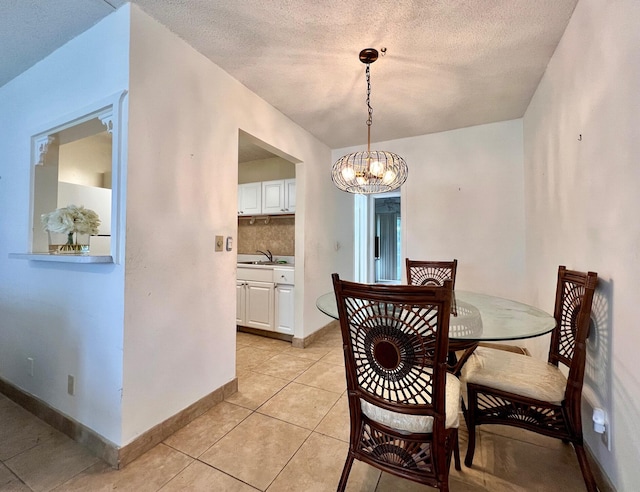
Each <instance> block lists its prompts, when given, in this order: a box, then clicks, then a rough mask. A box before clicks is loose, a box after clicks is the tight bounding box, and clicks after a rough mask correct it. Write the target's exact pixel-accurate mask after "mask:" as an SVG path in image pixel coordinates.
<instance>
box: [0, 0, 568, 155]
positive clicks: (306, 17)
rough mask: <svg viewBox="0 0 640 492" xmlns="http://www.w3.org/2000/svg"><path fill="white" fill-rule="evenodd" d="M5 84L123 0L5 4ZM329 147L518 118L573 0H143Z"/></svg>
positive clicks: (0, 26)
mask: <svg viewBox="0 0 640 492" xmlns="http://www.w3.org/2000/svg"><path fill="white" fill-rule="evenodd" d="M1 1H2V15H1V16H0V47H1V48H0V85H3V84H5V83H6V82H8V81H9V80H11V79H12V78H14V77H15V76H17V75H18V74H19V73H21V72H22V71H24V70H25V69H27V68H29V67H30V66H31V65H33V64H34V63H36V62H37V61H39V60H41V59H42V58H44V57H46V56H47V55H48V54H49V53H51V52H52V51H54V50H55V49H56V48H58V47H59V46H61V45H62V44H64V43H65V42H66V41H68V40H69V39H72V38H73V37H75V36H77V35H78V34H80V33H81V32H83V31H84V30H86V29H88V28H89V27H91V26H92V25H93V24H95V23H96V22H97V21H98V20H100V19H101V18H102V17H104V16H106V15H108V14H110V13H111V12H113V11H114V9H115V8H117V7H120V6H121V5H123V4H124V3H125V2H124V1H123V0H109V1H106V0H48V1H41V0H1ZM134 3H136V4H138V5H139V6H140V7H141V8H142V9H143V10H144V11H145V12H147V13H148V14H149V15H151V16H152V17H154V18H156V19H157V20H158V21H159V22H161V23H162V24H164V25H165V26H167V27H168V28H169V29H170V30H172V31H173V32H175V33H176V34H177V35H179V36H180V37H182V38H183V39H185V40H186V41H187V42H188V43H189V44H191V45H192V46H193V47H194V48H195V49H197V50H198V51H200V52H201V53H203V54H204V55H205V56H207V57H208V58H210V59H211V60H212V61H213V62H215V63H216V64H217V65H219V66H220V67H222V68H223V69H224V70H226V71H227V72H228V73H230V74H231V75H232V76H233V77H235V78H236V79H238V80H240V81H241V82H242V83H243V84H244V85H246V86H247V87H248V88H249V89H251V90H252V91H254V92H255V93H257V94H258V95H260V96H261V97H262V98H264V99H265V100H266V101H268V102H269V103H270V104H272V105H273V106H275V107H276V108H278V109H279V110H280V111H282V112H283V113H284V114H286V115H287V116H289V117H290V118H291V119H292V120H293V121H295V122H297V123H298V124H300V125H301V126H302V127H304V128H306V129H307V130H308V131H309V132H311V133H313V134H314V135H316V136H317V137H318V138H319V139H320V140H322V141H324V142H325V143H326V144H327V145H329V146H330V147H332V148H338V147H345V146H350V145H359V144H362V143H364V142H366V125H365V121H366V117H367V114H366V105H365V97H366V85H365V78H364V68H365V66H364V65H363V64H362V63H360V61H359V60H358V53H359V52H360V50H361V49H362V48H367V47H373V48H377V49H380V48H382V47H386V48H387V54H386V56H384V57H381V58H380V59H379V60H378V61H377V62H375V63H374V64H373V65H371V82H372V95H371V104H372V106H373V110H374V113H373V126H372V140H374V141H376V140H377V141H380V140H389V139H395V138H401V137H409V136H414V135H421V134H426V133H433V132H438V131H444V130H451V129H455V128H463V127H467V126H472V125H477V124H483V123H490V122H495V121H502V120H508V119H513V118H519V117H521V116H522V115H523V114H524V111H525V109H526V107H527V105H528V103H529V100H530V99H531V96H532V95H533V92H534V91H535V88H536V86H537V85H538V82H539V80H540V78H541V77H542V74H543V73H544V70H545V68H546V66H547V63H548V61H549V58H550V57H551V55H552V54H553V51H554V50H555V47H556V45H557V44H558V41H559V40H560V38H561V36H562V33H563V32H564V29H565V27H566V25H567V22H568V20H569V18H570V16H571V13H572V12H573V9H574V7H575V4H576V3H577V0H535V1H532V0H474V1H462V0H460V1H454V0H450V1H444V0H414V1H408V0H393V1H392V0H376V1H374V2H372V1H370V0H369V1H361V0H322V1H317V0H314V1H311V0H297V1H296V0H272V1H266V0H238V1H229V0H136V1H135V2H134Z"/></svg>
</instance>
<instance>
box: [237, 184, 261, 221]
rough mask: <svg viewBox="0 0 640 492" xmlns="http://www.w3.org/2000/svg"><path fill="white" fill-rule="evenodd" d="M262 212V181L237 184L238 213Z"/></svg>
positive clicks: (253, 213)
mask: <svg viewBox="0 0 640 492" xmlns="http://www.w3.org/2000/svg"><path fill="white" fill-rule="evenodd" d="M261 213H262V183H261V182H257V183H244V184H239V185H238V215H260V214H261Z"/></svg>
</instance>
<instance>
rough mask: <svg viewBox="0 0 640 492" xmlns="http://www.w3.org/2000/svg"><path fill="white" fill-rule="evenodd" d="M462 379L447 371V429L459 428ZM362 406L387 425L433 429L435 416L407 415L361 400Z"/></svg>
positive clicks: (368, 414) (365, 410) (429, 430)
mask: <svg viewBox="0 0 640 492" xmlns="http://www.w3.org/2000/svg"><path fill="white" fill-rule="evenodd" d="M460 387H461V385H460V381H459V380H458V378H457V377H455V376H454V375H453V374H449V373H447V382H446V392H445V405H446V410H445V411H446V419H445V427H446V428H447V429H453V428H457V427H458V425H459V424H460ZM360 407H361V408H362V413H364V414H365V415H366V416H367V417H369V418H370V419H371V420H373V421H375V422H378V423H380V424H382V425H386V426H387V427H391V428H393V429H398V430H402V431H406V432H423V433H429V432H432V430H433V417H431V416H428V415H407V414H406V413H398V412H392V411H390V410H385V409H384V408H380V407H378V406H376V405H373V404H371V403H369V402H367V401H364V400H361V401H360Z"/></svg>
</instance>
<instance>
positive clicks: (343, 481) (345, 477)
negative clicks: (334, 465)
mask: <svg viewBox="0 0 640 492" xmlns="http://www.w3.org/2000/svg"><path fill="white" fill-rule="evenodd" d="M351 465H353V455H352V454H351V452H349V454H347V460H346V461H345V462H344V468H343V469H342V476H341V477H340V483H338V490H337V492H344V489H345V488H346V487H347V480H349V473H351Z"/></svg>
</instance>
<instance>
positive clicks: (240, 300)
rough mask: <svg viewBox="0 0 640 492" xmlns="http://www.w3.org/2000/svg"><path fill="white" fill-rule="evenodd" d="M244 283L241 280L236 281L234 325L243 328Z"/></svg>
mask: <svg viewBox="0 0 640 492" xmlns="http://www.w3.org/2000/svg"><path fill="white" fill-rule="evenodd" d="M245 284H246V282H244V281H242V280H238V281H236V325H240V326H244V324H245V319H246V316H245V304H246V301H245V298H246V295H245V294H246V289H245Z"/></svg>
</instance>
